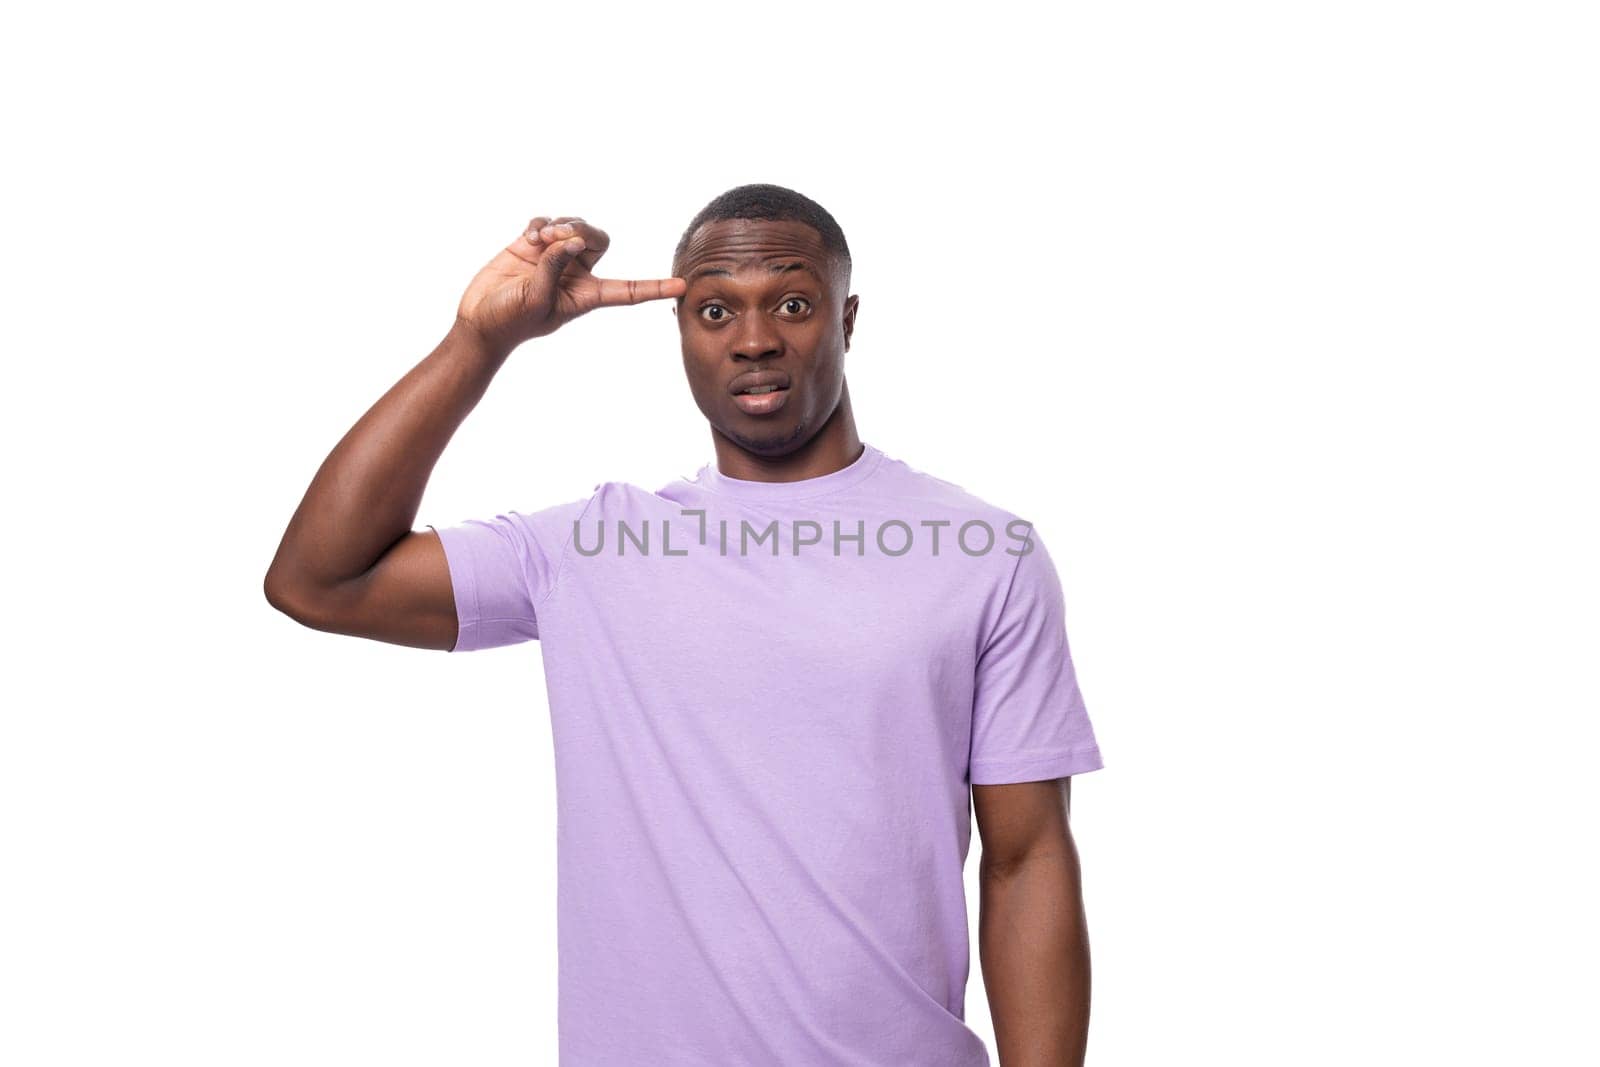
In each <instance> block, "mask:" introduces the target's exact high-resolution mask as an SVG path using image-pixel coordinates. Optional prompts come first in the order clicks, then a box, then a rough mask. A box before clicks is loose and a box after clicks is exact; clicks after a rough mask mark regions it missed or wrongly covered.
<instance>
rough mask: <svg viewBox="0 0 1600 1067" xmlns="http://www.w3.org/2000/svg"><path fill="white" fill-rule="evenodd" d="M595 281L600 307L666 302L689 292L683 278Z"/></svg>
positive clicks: (608, 279)
mask: <svg viewBox="0 0 1600 1067" xmlns="http://www.w3.org/2000/svg"><path fill="white" fill-rule="evenodd" d="M595 281H596V282H598V283H599V285H600V306H601V307H617V306H619V305H622V304H642V303H644V302H645V301H646V300H668V299H671V298H672V297H676V296H682V295H683V294H684V293H686V292H688V291H689V283H688V282H687V281H685V280H684V279H683V278H655V279H651V280H649V281H624V280H622V279H618V278H596V279H595Z"/></svg>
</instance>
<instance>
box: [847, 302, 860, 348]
mask: <svg viewBox="0 0 1600 1067" xmlns="http://www.w3.org/2000/svg"><path fill="white" fill-rule="evenodd" d="M860 304H861V297H859V296H856V295H852V296H851V297H850V299H849V300H846V301H845V302H844V350H845V351H846V352H848V351H850V335H851V334H852V333H854V332H855V328H856V308H857V307H858V306H859V305H860Z"/></svg>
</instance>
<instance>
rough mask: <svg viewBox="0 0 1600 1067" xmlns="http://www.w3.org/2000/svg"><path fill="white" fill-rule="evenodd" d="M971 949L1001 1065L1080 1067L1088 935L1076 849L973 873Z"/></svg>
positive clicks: (1085, 1011)
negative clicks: (974, 943) (974, 934)
mask: <svg viewBox="0 0 1600 1067" xmlns="http://www.w3.org/2000/svg"><path fill="white" fill-rule="evenodd" d="M979 887H980V888H979V903H978V952H979V956H980V959H981V962H982V967H983V983H984V987H985V989H986V990H987V992H988V997H989V1011H990V1015H991V1016H992V1018H993V1019H994V1030H995V1042H996V1044H997V1045H998V1051H999V1057H1000V1067H1080V1065H1081V1064H1082V1063H1083V1058H1084V1052H1085V1049H1086V1048H1087V1045H1088V1038H1089V935H1088V927H1087V923H1086V921H1085V917H1084V911H1083V896H1082V882H1081V876H1080V872H1079V866H1078V856H1077V852H1076V849H1074V848H1072V847H1071V846H1070V845H1069V846H1068V847H1067V849H1066V850H1065V851H1059V850H1051V851H1049V852H1046V853H1043V854H1040V855H1035V856H1030V857H1028V858H1027V859H1024V860H1021V861H1018V862H1017V863H1015V864H1013V865H1011V866H1009V867H1006V868H1004V869H987V870H985V869H982V868H980V877H979Z"/></svg>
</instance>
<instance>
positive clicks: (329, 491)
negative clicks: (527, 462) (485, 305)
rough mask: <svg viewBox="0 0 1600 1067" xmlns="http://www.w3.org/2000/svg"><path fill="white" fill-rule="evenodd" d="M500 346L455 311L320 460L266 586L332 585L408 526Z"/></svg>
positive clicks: (485, 383) (501, 355)
mask: <svg viewBox="0 0 1600 1067" xmlns="http://www.w3.org/2000/svg"><path fill="white" fill-rule="evenodd" d="M507 354H508V353H505V352H502V351H499V350H496V349H493V348H491V347H490V346H489V345H487V344H486V343H485V342H484V341H483V339H482V338H481V337H480V336H479V334H478V333H477V332H476V331H475V330H474V329H473V328H472V327H470V326H467V325H466V324H464V323H462V322H460V321H459V320H458V321H457V323H456V324H455V325H454V326H452V327H451V329H450V332H449V333H448V334H446V335H445V338H444V340H442V341H441V342H439V345H438V347H436V348H435V349H434V350H433V351H432V352H431V353H430V354H429V355H428V356H427V357H426V358H424V359H423V360H422V362H420V363H418V364H417V365H416V366H415V367H413V368H412V369H411V370H410V371H409V372H407V374H406V375H405V377H403V378H401V379H400V380H399V381H398V382H396V383H395V384H394V385H393V386H392V387H391V388H390V389H389V391H388V392H386V393H384V394H383V396H382V397H380V398H379V399H378V401H377V403H375V404H373V405H372V407H371V408H369V409H368V410H367V412H366V414H364V415H362V416H361V418H360V419H359V420H357V422H356V424H355V425H354V426H352V427H351V428H350V430H349V431H348V432H347V433H346V434H345V435H344V437H343V438H341V439H340V441H339V443H338V445H336V446H335V447H334V449H333V451H332V452H331V453H329V455H328V458H327V459H325V460H324V461H323V463H322V466H321V467H320V468H319V469H318V470H317V474H316V477H315V478H313V479H312V482H311V486H310V488H309V489H307V490H306V494H305V497H304V499H303V500H301V502H300V507H299V508H298V509H297V510H296V511H295V513H294V517H293V518H292V519H290V521H289V526H288V529H287V530H286V531H285V532H284V535H283V540H282V541H281V542H280V544H279V546H278V553H277V555H276V556H275V557H274V558H273V561H272V566H271V568H270V569H269V571H268V576H267V584H268V586H269V587H272V586H276V587H277V588H279V589H284V590H290V589H296V590H299V589H308V590H325V589H329V588H332V587H333V586H336V585H338V584H339V583H340V582H344V581H348V580H349V579H352V578H355V577H358V576H359V575H361V574H362V573H364V572H365V571H366V570H367V569H368V568H369V567H371V566H372V565H373V563H374V562H376V561H377V560H378V558H379V557H381V556H382V555H383V553H384V552H385V551H386V550H387V549H388V548H389V547H390V546H391V545H393V544H394V543H395V542H396V541H398V540H399V539H400V538H401V537H404V536H405V535H406V534H407V533H409V532H410V530H411V527H412V523H413V522H414V521H415V520H416V517H417V509H418V508H419V507H420V506H421V504H422V494H423V491H424V490H425V489H426V488H427V485H428V478H429V476H430V475H431V474H432V473H433V468H434V465H435V464H436V463H437V462H438V460H439V456H440V455H441V454H442V453H443V452H444V448H445V445H447V444H448V443H449V442H450V438H451V436H452V435H454V433H455V432H456V430H457V428H459V427H460V425H461V423H462V421H463V420H465V419H466V417H467V415H468V413H469V412H471V411H472V409H473V408H474V407H475V406H477V403H478V401H479V400H480V399H482V397H483V394H484V391H485V390H486V389H488V387H489V383H490V381H492V380H493V378H494V375H495V373H496V372H497V371H498V370H499V369H500V367H501V365H502V364H503V363H504V362H505V359H506V355H507Z"/></svg>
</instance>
